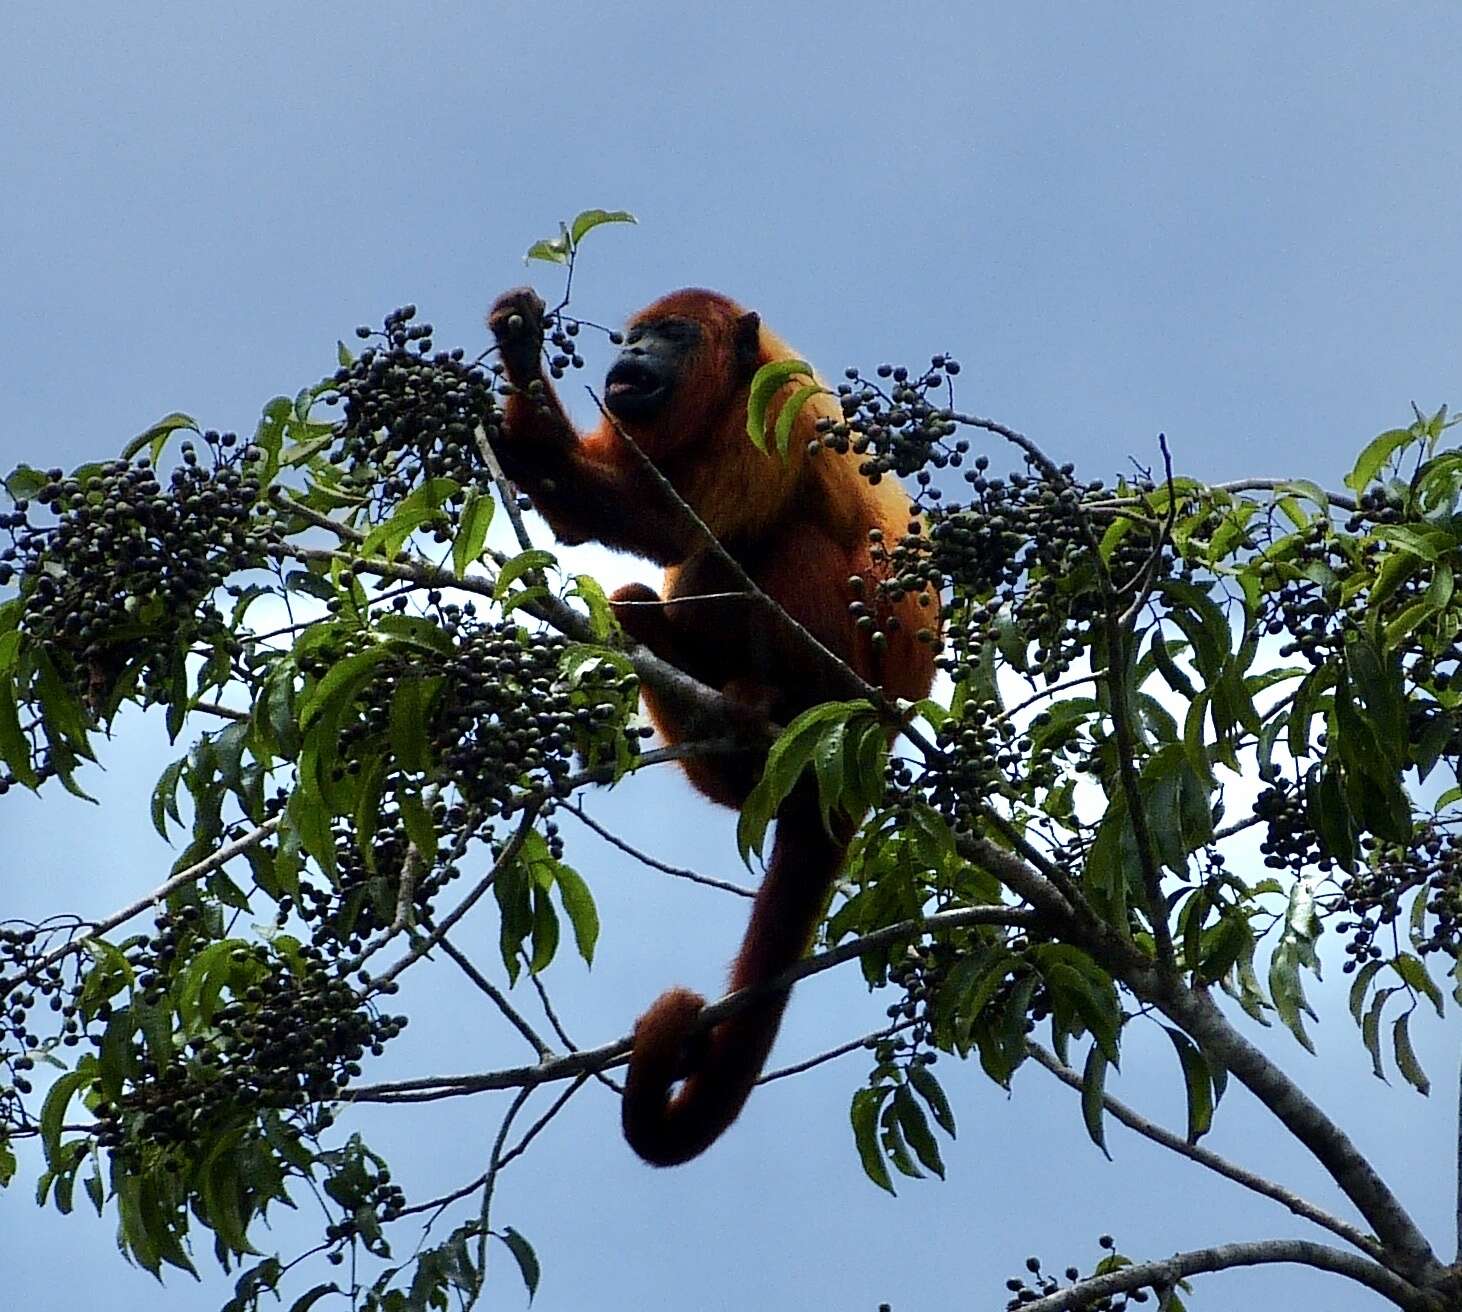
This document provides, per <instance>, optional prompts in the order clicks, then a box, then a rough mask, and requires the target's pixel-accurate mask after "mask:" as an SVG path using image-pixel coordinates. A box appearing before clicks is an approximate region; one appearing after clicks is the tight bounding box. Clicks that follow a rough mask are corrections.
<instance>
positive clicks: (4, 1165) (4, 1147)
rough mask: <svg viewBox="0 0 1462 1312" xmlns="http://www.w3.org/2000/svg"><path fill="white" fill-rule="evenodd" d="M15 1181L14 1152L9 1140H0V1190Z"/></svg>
mask: <svg viewBox="0 0 1462 1312" xmlns="http://www.w3.org/2000/svg"><path fill="white" fill-rule="evenodd" d="M13 1179H15V1151H14V1149H12V1148H11V1146H10V1140H9V1139H0V1189H4V1188H5V1187H6V1186H7V1185H8V1184H9V1183H10V1182H11V1181H12V1180H13Z"/></svg>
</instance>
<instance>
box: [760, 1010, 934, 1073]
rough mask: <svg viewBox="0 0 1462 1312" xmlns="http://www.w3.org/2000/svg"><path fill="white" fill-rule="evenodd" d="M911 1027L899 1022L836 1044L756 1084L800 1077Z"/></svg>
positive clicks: (911, 1024)
mask: <svg viewBox="0 0 1462 1312" xmlns="http://www.w3.org/2000/svg"><path fill="white" fill-rule="evenodd" d="M913 1025H914V1022H913V1021H911V1020H901V1021H899V1022H897V1023H896V1024H894V1025H885V1026H884V1027H883V1028H882V1029H881V1030H874V1031H873V1032H872V1033H871V1034H865V1035H863V1036H862V1037H861V1038H857V1039H849V1040H848V1041H847V1042H846V1043H840V1044H838V1046H837V1047H836V1048H829V1049H828V1050H827V1051H826V1052H819V1053H818V1054H817V1055H816V1056H815V1057H808V1058H806V1059H805V1060H804V1061H798V1062H793V1063H792V1064H791V1065H790V1066H779V1067H778V1068H777V1069H776V1070H774V1071H767V1072H766V1073H765V1074H764V1075H762V1076H760V1077H759V1078H758V1079H757V1083H758V1084H770V1083H771V1082H772V1081H773V1080H785V1079H786V1078H787V1077H788V1076H789V1075H801V1074H802V1072H803V1071H810V1070H811V1069H812V1068H813V1067H814V1066H821V1065H822V1064H823V1063H824V1062H829V1061H835V1060H836V1059H837V1058H839V1057H846V1056H847V1055H848V1054H849V1053H850V1052H857V1051H858V1050H859V1049H860V1048H867V1047H870V1046H871V1045H873V1044H875V1043H877V1042H878V1041H879V1040H880V1039H887V1038H890V1037H892V1036H893V1035H895V1034H898V1033H899V1032H900V1031H901V1030H907V1029H912V1028H913Z"/></svg>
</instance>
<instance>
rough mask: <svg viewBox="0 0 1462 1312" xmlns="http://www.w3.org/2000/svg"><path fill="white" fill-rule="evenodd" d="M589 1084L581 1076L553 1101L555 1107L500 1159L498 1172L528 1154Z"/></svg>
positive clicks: (587, 1080)
mask: <svg viewBox="0 0 1462 1312" xmlns="http://www.w3.org/2000/svg"><path fill="white" fill-rule="evenodd" d="M588 1082H589V1077H588V1075H587V1074H585V1075H580V1076H579V1078H578V1079H576V1080H575V1081H574V1082H573V1083H572V1084H571V1085H569V1087H568V1088H567V1089H565V1090H564V1091H563V1092H562V1093H561V1094H559V1095H558V1097H557V1098H555V1099H554V1100H553V1105H552V1106H551V1107H549V1109H548V1110H547V1111H546V1112H544V1113H543V1115H542V1116H540V1117H539V1118H538V1119H537V1120H536V1121H534V1122H533V1124H532V1125H530V1126H529V1127H528V1128H527V1130H525V1131H524V1132H523V1137H522V1138H521V1139H519V1140H518V1142H517V1143H516V1144H514V1145H513V1147H512V1148H511V1149H509V1150H508V1151H507V1152H505V1153H504V1154H503V1155H502V1157H500V1158H499V1159H498V1164H497V1166H498V1170H500V1171H501V1170H502V1169H503V1167H505V1166H506V1165H507V1164H508V1163H509V1162H511V1161H512V1160H513V1158H515V1157H521V1156H522V1155H523V1154H524V1153H525V1152H527V1151H528V1145H529V1144H530V1143H532V1142H533V1140H534V1139H536V1138H537V1137H538V1134H539V1132H540V1131H541V1130H543V1129H544V1128H545V1127H546V1126H547V1125H548V1123H549V1122H550V1121H551V1120H553V1118H554V1117H555V1116H557V1115H558V1114H559V1112H561V1111H562V1110H563V1109H564V1105H565V1104H566V1103H567V1102H568V1100H569V1099H570V1098H572V1097H573V1096H574V1094H576V1093H578V1091H579V1090H580V1089H582V1088H583V1087H584V1085H585V1084H587V1083H588Z"/></svg>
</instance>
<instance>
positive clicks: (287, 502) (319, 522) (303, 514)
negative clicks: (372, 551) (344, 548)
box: [269, 484, 367, 543]
mask: <svg viewBox="0 0 1462 1312" xmlns="http://www.w3.org/2000/svg"><path fill="white" fill-rule="evenodd" d="M269 500H270V501H271V502H273V504H274V505H276V506H278V507H279V508H280V509H281V510H287V511H288V512H289V513H290V514H291V515H298V516H299V517H300V518H301V519H304V520H308V521H309V522H310V523H311V524H313V525H314V526H315V527H316V528H322V529H324V530H325V531H326V532H327V533H333V534H334V535H335V536H336V537H337V538H339V539H340V540H341V541H342V542H356V543H359V542H364V541H365V540H366V537H367V535H366V534H365V533H363V532H361V530H360V529H358V528H355V527H353V526H352V525H350V524H342V523H341V522H340V521H339V520H338V519H332V518H331V517H330V516H329V515H322V514H321V513H320V512H319V511H318V510H314V509H312V508H311V507H309V506H307V505H304V504H303V503H302V502H300V501H296V500H295V498H294V497H292V496H290V495H289V493H288V492H286V491H285V489H284V488H282V487H280V486H278V485H277V484H276V485H275V486H274V487H272V488H270V489H269Z"/></svg>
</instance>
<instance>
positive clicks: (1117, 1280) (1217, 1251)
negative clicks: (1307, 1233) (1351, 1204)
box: [1021, 1239, 1442, 1312]
mask: <svg viewBox="0 0 1462 1312" xmlns="http://www.w3.org/2000/svg"><path fill="white" fill-rule="evenodd" d="M1279 1262H1294V1263H1298V1264H1299V1265H1301V1266H1308V1267H1313V1268H1315V1269H1316V1270H1318V1271H1333V1272H1334V1273H1335V1274H1336V1275H1342V1276H1345V1277H1347V1278H1348V1279H1350V1280H1354V1281H1356V1282H1357V1283H1359V1284H1362V1285H1365V1286H1366V1287H1367V1288H1368V1289H1373V1290H1375V1292H1376V1293H1378V1294H1380V1295H1381V1296H1382V1297H1383V1298H1385V1299H1388V1300H1389V1301H1390V1302H1392V1303H1394V1304H1395V1305H1396V1306H1397V1307H1400V1308H1406V1309H1407V1312H1442V1308H1441V1304H1440V1303H1439V1302H1437V1301H1436V1300H1435V1299H1434V1298H1433V1297H1432V1296H1431V1295H1429V1294H1426V1293H1423V1292H1422V1291H1421V1290H1420V1289H1418V1288H1417V1287H1416V1286H1415V1285H1412V1284H1409V1283H1407V1282H1406V1281H1405V1280H1403V1279H1401V1277H1400V1276H1397V1275H1393V1274H1392V1273H1391V1272H1390V1271H1388V1270H1386V1268H1385V1267H1383V1266H1380V1265H1379V1264H1378V1263H1375V1262H1372V1261H1371V1260H1370V1259H1369V1258H1365V1257H1360V1256H1358V1255H1357V1254H1355V1253H1347V1252H1346V1251H1345V1250H1344V1249H1340V1248H1331V1247H1330V1246H1329V1245H1328V1244H1316V1243H1312V1242H1311V1241H1310V1240H1307V1239H1260V1240H1254V1241H1251V1242H1249V1243H1240V1244H1218V1245H1215V1246H1214V1247H1212V1248H1195V1249H1192V1250H1190V1251H1189V1252H1186V1253H1175V1254H1174V1255H1173V1256H1172V1257H1166V1258H1161V1259H1159V1260H1158V1261H1155V1262H1138V1263H1135V1264H1133V1265H1132V1266H1124V1267H1122V1268H1121V1269H1120V1270H1118V1271H1111V1272H1108V1273H1107V1274H1106V1275H1101V1276H1092V1277H1090V1278H1089V1279H1087V1280H1080V1281H1078V1282H1077V1283H1076V1284H1074V1285H1072V1286H1071V1287H1070V1288H1069V1289H1063V1290H1061V1291H1060V1292H1059V1293H1055V1294H1048V1295H1047V1296H1046V1297H1045V1298H1038V1299H1036V1300H1034V1301H1033V1302H1030V1303H1023V1304H1021V1312H1070V1310H1071V1309H1075V1308H1085V1307H1088V1306H1090V1304H1091V1303H1092V1301H1093V1300H1095V1299H1098V1298H1106V1297H1109V1296H1110V1295H1112V1294H1120V1293H1123V1292H1126V1291H1131V1290H1136V1289H1152V1288H1171V1287H1172V1286H1173V1285H1175V1284H1177V1283H1178V1281H1179V1280H1183V1279H1186V1278H1187V1277H1188V1276H1196V1275H1202V1274H1204V1273H1205V1272H1209V1271H1227V1270H1231V1269H1232V1268H1234V1267H1240V1266H1266V1265H1272V1264H1274V1263H1279Z"/></svg>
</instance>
